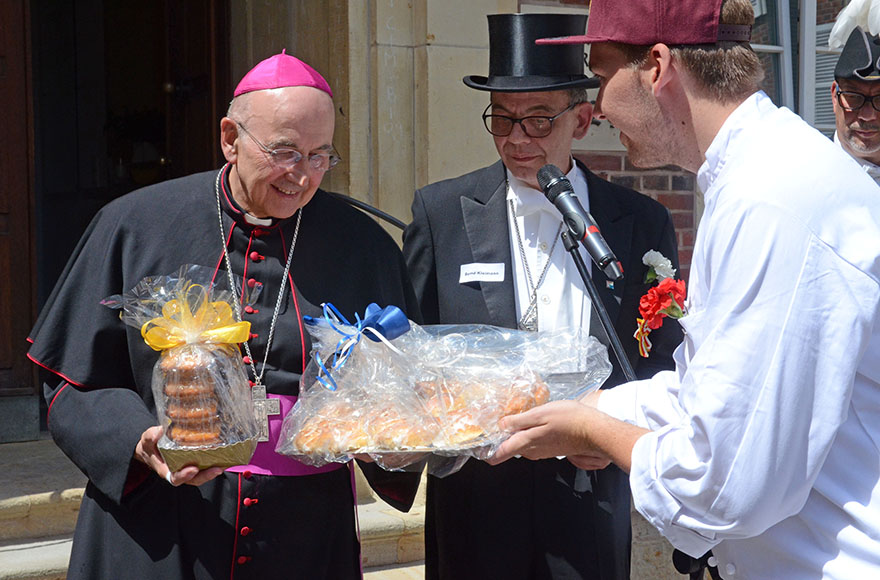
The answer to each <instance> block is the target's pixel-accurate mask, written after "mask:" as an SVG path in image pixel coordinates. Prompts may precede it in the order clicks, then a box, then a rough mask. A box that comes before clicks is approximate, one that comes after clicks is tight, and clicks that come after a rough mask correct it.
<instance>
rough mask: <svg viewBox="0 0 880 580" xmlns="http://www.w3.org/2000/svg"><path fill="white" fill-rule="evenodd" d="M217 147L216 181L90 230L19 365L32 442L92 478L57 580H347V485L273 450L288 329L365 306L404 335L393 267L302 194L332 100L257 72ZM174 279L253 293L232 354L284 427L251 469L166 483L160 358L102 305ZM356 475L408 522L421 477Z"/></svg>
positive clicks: (325, 133)
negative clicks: (40, 388) (325, 308)
mask: <svg viewBox="0 0 880 580" xmlns="http://www.w3.org/2000/svg"><path fill="white" fill-rule="evenodd" d="M220 129H221V143H220V145H221V147H222V149H223V153H224V156H225V157H226V160H227V163H226V164H225V165H224V166H223V167H222V168H220V169H219V170H216V171H209V172H206V173H201V174H196V175H191V176H188V177H184V178H181V179H176V180H172V181H168V182H165V183H161V184H158V185H155V186H151V187H147V188H144V189H141V190H138V191H135V192H133V193H131V194H129V195H126V196H123V197H121V198H119V199H117V200H115V201H113V202H112V203H110V204H108V205H107V206H106V207H104V208H103V209H102V210H101V211H100V212H99V213H98V215H97V216H96V217H95V219H94V220H93V221H92V223H91V225H90V226H89V228H88V230H87V231H86V233H85V234H84V236H83V238H82V239H81V240H80V242H79V244H78V246H77V247H76V249H75V251H74V253H73V256H72V257H71V258H70V261H69V262H68V264H67V267H66V268H65V270H64V272H63V274H62V275H61V278H60V280H59V282H58V284H57V286H56V287H55V290H54V291H53V293H52V295H51V297H50V298H49V300H48V303H47V305H46V307H45V309H44V310H43V312H42V314H41V315H40V318H39V320H38V321H37V324H36V326H35V328H34V330H33V331H32V333H31V337H30V340H31V342H32V343H33V345H32V347H31V349H30V352H29V357H30V358H31V359H32V360H33V361H34V362H35V363H37V364H38V365H40V366H41V367H43V368H45V369H47V370H48V371H51V375H50V376H51V377H52V378H51V379H50V380H48V381H47V382H46V383H45V386H44V391H45V396H46V400H47V402H48V403H49V417H48V421H49V429H50V431H51V433H52V436H53V438H54V439H55V441H56V443H57V444H58V446H59V447H60V448H61V449H62V450H63V451H64V452H65V453H66V454H67V455H68V457H70V459H71V460H72V461H73V462H74V463H75V464H76V465H77V466H78V467H79V468H80V469H81V470H82V471H83V472H84V473H85V474H86V475H87V476H88V478H89V482H88V486H87V487H86V491H85V495H84V497H83V501H82V507H81V510H80V513H79V519H78V521H77V527H76V533H75V535H74V542H73V552H72V555H71V560H70V567H69V571H68V578H70V579H75V578H127V579H131V578H145V579H156V578H162V579H163V580H168V579H174V578H211V579H213V578H236V579H238V578H308V579H309V580H314V579H320V578H326V579H332V580H339V579H345V578H360V577H361V569H360V549H359V543H358V537H357V530H356V524H355V521H356V520H355V507H356V506H355V503H356V499H355V492H354V486H353V481H354V479H353V474H352V466H351V465H350V464H348V465H343V464H331V465H330V466H326V467H324V468H312V467H308V466H305V465H303V464H300V463H298V462H296V461H294V460H293V459H290V458H287V457H284V456H281V455H278V454H277V453H275V451H274V450H275V443H276V442H277V438H278V433H279V431H280V426H281V420H282V416H283V414H284V412H286V411H287V410H288V409H290V407H291V406H292V405H293V403H294V402H295V398H296V396H297V394H298V392H299V379H300V376H301V374H302V373H303V371H304V369H305V365H306V362H307V357H308V353H309V352H310V350H311V344H310V340H309V337H308V334H307V333H306V332H304V329H303V316H305V315H311V316H320V315H321V312H322V310H321V306H320V305H321V304H322V303H324V302H330V303H332V304H333V305H335V306H336V307H337V308H338V309H339V311H340V312H341V313H342V314H344V315H345V316H347V317H348V316H351V317H352V318H353V317H354V314H355V313H356V312H363V311H364V309H365V308H366V306H367V305H368V304H369V303H371V302H376V303H379V304H382V305H396V306H399V307H401V308H403V309H404V310H405V311H408V312H410V318H414V317H417V314H415V313H416V312H417V308H416V307H414V304H415V302H414V295H413V292H412V289H411V287H410V283H409V281H408V278H407V275H406V271H405V266H404V262H403V259H402V256H401V254H400V251H399V249H398V247H397V245H396V244H395V242H394V241H393V240H392V239H391V238H390V237H389V236H388V235H387V234H386V233H385V232H384V230H383V229H382V228H381V227H379V226H378V225H377V224H376V223H375V222H374V221H373V220H372V219H371V218H369V217H367V216H365V215H364V214H361V213H360V212H358V211H357V210H355V209H352V208H351V207H350V206H349V205H347V204H345V203H344V202H342V201H340V200H338V199H336V198H334V197H333V196H332V195H330V194H328V193H326V192H324V191H322V190H321V189H319V185H320V183H321V180H322V178H323V177H324V173H325V172H326V171H327V170H329V169H330V168H331V167H332V166H333V165H334V164H335V163H336V162H337V161H338V158H337V157H336V155H335V152H334V150H333V145H332V140H333V130H334V108H333V101H332V93H331V90H330V87H329V86H328V84H327V82H326V81H325V80H324V79H323V78H322V77H321V75H320V74H318V73H317V72H316V71H315V70H314V69H312V68H311V67H309V66H308V65H307V64H305V63H303V62H302V61H300V60H298V59H296V58H294V57H293V56H291V55H287V54H284V53H282V54H279V55H275V56H273V57H271V58H269V59H267V60H265V61H263V62H261V63H260V64H259V65H257V66H256V67H255V68H254V69H253V70H251V71H250V72H249V73H248V74H247V75H246V76H245V77H244V78H243V79H242V81H241V83H240V84H239V85H238V87H237V89H236V91H235V96H234V99H233V101H232V103H231V105H230V107H229V111H228V113H227V116H226V117H224V118H223V119H222V120H221V121H220ZM182 264H196V265H200V266H205V267H209V268H211V269H213V270H214V271H215V278H218V279H219V278H226V277H227V276H228V272H227V270H228V269H230V270H231V272H232V274H234V275H235V276H237V277H240V278H241V279H242V280H243V281H244V284H246V285H247V286H248V287H250V288H253V287H255V286H261V287H262V291H261V292H260V294H259V298H258V299H257V302H256V303H254V304H252V305H251V306H248V307H247V308H245V309H244V310H243V312H242V318H243V319H244V320H247V321H249V322H250V323H251V338H250V340H249V341H248V342H247V343H246V346H247V348H246V352H243V353H242V354H243V355H246V356H244V357H243V358H244V363H245V366H246V368H247V369H248V374H249V375H250V376H249V377H248V378H249V379H250V380H251V381H252V384H256V385H260V386H265V389H266V392H267V393H268V395H267V396H268V398H269V399H277V400H278V403H277V405H278V406H279V407H280V408H281V411H282V412H281V413H279V414H277V415H270V416H269V417H268V435H269V441H266V442H261V443H260V444H259V445H258V446H257V450H256V452H255V453H254V457H253V458H252V459H251V463H250V464H249V465H245V466H240V467H236V468H231V469H227V470H225V471H224V470H223V469H221V468H219V467H213V468H209V469H205V470H201V471H200V470H199V469H198V468H196V467H195V466H187V467H184V468H182V469H180V470H179V471H176V472H173V473H172V472H170V471H169V469H168V466H167V465H166V464H165V463H164V461H163V460H162V457H161V455H159V453H158V450H157V442H158V440H159V438H160V437H161V435H162V430H161V427H159V426H158V423H157V419H156V407H155V401H154V400H153V395H152V393H151V373H152V368H153V365H154V364H155V362H156V360H157V358H158V356H159V353H157V352H154V351H153V350H151V349H150V347H148V346H147V345H146V344H145V343H144V340H143V339H142V338H141V336H140V334H139V333H138V331H137V329H134V328H131V327H128V326H126V325H124V324H123V323H122V321H120V319H119V316H118V312H116V311H113V310H111V309H109V308H107V307H105V306H102V305H101V304H100V302H101V300H102V299H103V298H105V297H107V296H110V295H114V294H120V293H124V292H126V291H128V290H130V289H131V288H133V287H134V286H135V285H136V284H137V283H138V282H139V281H140V280H141V279H142V278H144V277H146V276H155V275H166V274H171V273H173V272H176V271H177V270H178V269H179V268H180V266H181V265H182ZM279 292H282V294H281V295H280V296H279ZM255 394H256V390H255ZM362 467H364V471H365V474H366V476H367V479H368V480H369V481H370V483H371V485H372V486H373V487H374V489H376V490H377V491H378V492H379V493H380V495H382V497H383V498H384V499H385V500H386V501H388V502H389V503H391V504H392V505H393V506H394V507H396V508H398V509H402V510H406V509H409V507H410V506H411V504H412V500H413V498H414V496H415V492H416V488H417V485H418V474H389V473H386V472H382V471H380V470H378V469H376V468H374V466H372V465H363V466H362Z"/></svg>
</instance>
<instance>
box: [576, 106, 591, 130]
mask: <svg viewBox="0 0 880 580" xmlns="http://www.w3.org/2000/svg"><path fill="white" fill-rule="evenodd" d="M575 113H577V120H578V124H577V127H575V130H574V138H575V139H583V138H584V137H585V136H586V134H587V131H589V130H590V123H591V122H592V121H593V104H592V103H589V102H587V103H579V104H578V105H577V106H576V107H575Z"/></svg>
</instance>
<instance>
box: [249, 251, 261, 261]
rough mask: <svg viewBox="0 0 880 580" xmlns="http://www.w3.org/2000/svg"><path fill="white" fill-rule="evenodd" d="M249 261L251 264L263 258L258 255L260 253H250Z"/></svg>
mask: <svg viewBox="0 0 880 580" xmlns="http://www.w3.org/2000/svg"><path fill="white" fill-rule="evenodd" d="M250 259H251V261H252V262H259V261H260V260H262V259H263V256H261V255H260V252H256V251H255V252H251V253H250Z"/></svg>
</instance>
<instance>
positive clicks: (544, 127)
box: [483, 103, 578, 138]
mask: <svg viewBox="0 0 880 580" xmlns="http://www.w3.org/2000/svg"><path fill="white" fill-rule="evenodd" d="M576 105H578V103H572V104H570V105H569V106H568V107H566V108H565V109H564V110H562V111H560V112H559V113H556V114H555V115H553V116H552V117H547V116H544V115H532V116H530V117H521V118H519V119H518V118H516V117H508V116H507V115H492V114H490V113H489V109H491V108H492V103H489V106H488V107H486V110H485V111H483V124H484V125H485V126H486V130H487V131H489V132H490V133H492V134H493V135H495V136H496V137H507V136H508V135H510V134H511V133H513V126H514V125H516V124H517V123H519V126H520V127H521V128H522V130H523V133H525V134H526V135H528V136H529V137H536V138H537V137H546V136H547V135H549V134H550V131H552V130H553V121H555V120H556V119H558V118H559V117H561V116H562V115H563V114H564V113H567V112H568V111H570V110H572V109H573V108H574V107H575V106H576Z"/></svg>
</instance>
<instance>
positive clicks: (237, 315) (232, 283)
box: [214, 163, 302, 386]
mask: <svg viewBox="0 0 880 580" xmlns="http://www.w3.org/2000/svg"><path fill="white" fill-rule="evenodd" d="M228 166H229V164H228V163H227V164H226V165H225V166H224V167H223V168H221V169H220V171H218V172H217V179H216V180H215V181H214V195H215V197H216V198H217V219H218V220H219V222H220V243H221V244H222V245H223V258H224V259H225V260H226V274H227V276H228V277H229V288H230V289H231V291H232V298H233V300H235V303H236V305H238V307H237V308H235V318H236V320H238V321H239V322H240V321H241V311H240V307H241V302H240V300H239V298H238V296H237V294H236V291H235V278H234V277H233V275H232V264H231V263H230V261H229V249H228V248H227V247H226V232H224V231H223V210H222V208H221V207H220V178H221V176H222V175H223V171H224V170H225V169H226V167H228ZM296 213H297V216H296V227H295V228H294V230H293V239H291V241H290V251H289V252H288V253H287V263H286V264H285V265H284V274H283V275H282V276H281V288H279V290H278V299H277V300H276V301H275V312H273V313H272V324H271V325H269V338H268V339H267V340H266V352H265V353H264V354H263V366H262V367H260V373H259V374H257V367H256V365H255V364H254V357H253V355H251V347H250V345H249V344H248V343H247V342H244V350H245V351H246V352H247V356H248V360H250V365H251V370H252V371H253V373H254V385H255V386H259V385H260V384H262V381H263V374H264V373H265V372H266V361H267V360H268V358H269V349H270V348H271V347H272V337H273V336H274V335H275V322H276V321H277V320H278V313H279V312H280V311H281V303H282V302H283V300H284V287H285V286H286V285H287V275H288V273H289V272H290V263H291V262H292V261H293V249H294V248H295V247H296V238H297V236H298V235H299V224H300V222H301V221H302V208H299V209H298V210H297V211H296ZM243 291H244V288H243V287H242V292H243Z"/></svg>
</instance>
